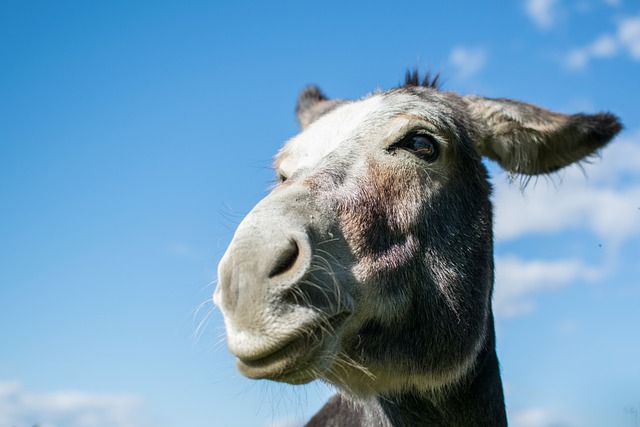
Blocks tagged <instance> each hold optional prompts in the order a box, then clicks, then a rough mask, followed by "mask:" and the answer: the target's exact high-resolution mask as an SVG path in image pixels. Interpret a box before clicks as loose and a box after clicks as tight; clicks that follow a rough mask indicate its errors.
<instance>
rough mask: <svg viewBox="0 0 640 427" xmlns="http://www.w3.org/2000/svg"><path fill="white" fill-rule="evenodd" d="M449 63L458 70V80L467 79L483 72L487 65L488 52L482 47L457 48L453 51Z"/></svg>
mask: <svg viewBox="0 0 640 427" xmlns="http://www.w3.org/2000/svg"><path fill="white" fill-rule="evenodd" d="M449 61H450V62H451V63H452V64H453V65H454V66H455V67H456V68H457V70H458V78H459V79H466V78H469V77H471V76H473V75H475V74H478V73H479V72H480V71H482V69H483V68H484V66H485V65H486V63H487V51H486V49H484V48H481V47H478V48H466V47H462V46H457V47H455V48H454V49H453V50H452V51H451V54H450V55H449Z"/></svg>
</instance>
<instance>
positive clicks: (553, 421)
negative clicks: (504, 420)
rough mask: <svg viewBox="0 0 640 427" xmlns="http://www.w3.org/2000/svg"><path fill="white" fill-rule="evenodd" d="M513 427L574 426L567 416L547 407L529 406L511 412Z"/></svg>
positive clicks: (511, 424)
mask: <svg viewBox="0 0 640 427" xmlns="http://www.w3.org/2000/svg"><path fill="white" fill-rule="evenodd" d="M509 425H510V426H511V427H574V426H575V425H576V424H574V423H570V422H569V421H568V420H567V418H566V417H564V416H561V415H559V414H556V413H554V412H553V411H550V410H548V409H545V408H527V409H521V410H519V411H514V412H513V413H510V414H509Z"/></svg>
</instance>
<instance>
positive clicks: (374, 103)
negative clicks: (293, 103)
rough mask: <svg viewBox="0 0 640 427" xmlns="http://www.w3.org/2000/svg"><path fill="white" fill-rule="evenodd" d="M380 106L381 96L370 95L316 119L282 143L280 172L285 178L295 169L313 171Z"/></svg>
mask: <svg viewBox="0 0 640 427" xmlns="http://www.w3.org/2000/svg"><path fill="white" fill-rule="evenodd" d="M381 106H382V97H381V96H379V95H374V96H372V97H370V98H367V99H365V100H363V101H358V102H354V103H350V104H346V105H344V106H341V107H339V108H337V109H336V110H334V111H331V112H329V113H328V114H326V115H325V116H322V117H320V118H319V119H318V120H317V121H315V122H313V123H312V124H311V125H309V127H308V128H307V129H306V130H305V131H304V132H302V133H301V134H299V135H297V136H296V137H294V138H292V139H290V140H289V141H288V142H287V143H286V145H285V146H284V149H283V150H282V152H281V153H280V156H281V157H280V161H279V163H278V169H279V170H280V173H281V174H282V175H283V176H286V177H289V176H291V175H293V174H294V173H295V172H296V171H297V170H298V169H306V168H313V167H314V166H316V165H317V164H318V163H319V162H320V161H321V160H322V159H323V158H324V157H325V156H326V155H327V154H329V153H330V152H332V151H333V150H335V149H336V148H337V147H338V146H339V145H340V144H341V143H342V142H344V141H346V140H348V139H350V138H351V137H353V136H354V135H355V133H356V131H357V129H358V127H359V126H361V125H362V123H363V122H364V121H365V120H366V119H367V117H368V116H369V115H370V114H371V113H373V112H374V111H376V110H378V109H379V108H380V107H381Z"/></svg>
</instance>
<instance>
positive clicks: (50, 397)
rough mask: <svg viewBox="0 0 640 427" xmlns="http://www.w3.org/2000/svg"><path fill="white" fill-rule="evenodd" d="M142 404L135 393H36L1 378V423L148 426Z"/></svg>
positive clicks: (48, 426) (69, 426)
mask: <svg viewBox="0 0 640 427" xmlns="http://www.w3.org/2000/svg"><path fill="white" fill-rule="evenodd" d="M143 407H144V403H143V401H142V400H141V399H140V398H138V397H135V396H126V395H111V394H93V393H82V392H77V391H56V392H50V393H33V392H30V391H27V390H25V389H24V388H23V387H22V385H21V384H20V383H18V382H0V426H20V427H22V426H32V425H35V424H38V425H40V426H41V427H149V426H150V425H151V423H149V422H148V421H147V420H145V418H144V416H143Z"/></svg>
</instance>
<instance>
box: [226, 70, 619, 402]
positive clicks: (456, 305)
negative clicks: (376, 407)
mask: <svg viewBox="0 0 640 427" xmlns="http://www.w3.org/2000/svg"><path fill="white" fill-rule="evenodd" d="M415 80H416V79H415V76H413V78H409V79H408V81H407V84H406V85H404V86H401V87H398V88H395V89H392V90H389V91H387V92H380V93H375V94H373V95H370V96H368V97H365V98H363V99H361V100H358V101H354V102H352V101H344V100H329V99H327V98H326V97H325V96H324V95H323V94H322V93H321V92H320V90H319V89H318V88H316V87H310V88H307V89H305V90H304V91H303V92H302V94H301V95H300V99H299V102H298V108H297V115H298V120H299V122H300V125H301V127H302V132H301V133H300V134H299V135H297V136H296V137H294V138H292V139H291V140H289V141H288V142H287V143H286V144H285V145H284V147H283V148H282V149H281V150H280V152H279V153H278V154H277V156H276V160H275V169H276V171H277V174H278V176H279V180H280V183H279V184H278V185H277V186H276V187H275V188H274V189H273V191H272V192H271V193H270V194H269V195H268V196H267V197H265V198H264V199H263V200H262V201H261V202H259V203H258V204H257V205H256V206H255V208H254V209H253V210H252V211H251V212H250V213H249V214H248V215H247V217H246V218H245V219H244V220H243V221H242V223H241V224H240V225H239V227H238V229H237V231H236V233H235V236H234V237H233V240H232V242H231V244H230V246H229V248H228V249H227V252H226V253H225V255H224V257H223V259H222V261H221V262H220V266H219V272H218V275H219V283H218V286H217V289H216V292H215V295H214V300H215V303H216V304H217V305H218V306H219V307H220V309H221V310H222V313H223V315H224V318H225V325H226V331H227V339H228V344H229V348H230V349H231V352H232V353H233V354H234V355H235V356H236V357H237V367H238V369H239V371H240V372H241V373H242V374H243V375H245V376H247V377H249V378H256V379H258V378H266V379H271V380H276V381H284V382H288V383H292V384H299V383H306V382H309V381H312V380H314V379H317V378H321V379H324V380H326V381H328V382H331V383H334V384H336V385H338V386H339V387H341V388H343V389H345V390H349V391H352V392H354V393H357V394H365V395H366V394H369V393H381V392H394V391H400V390H404V389H420V390H433V389H436V388H439V387H442V386H444V385H447V384H452V383H454V382H456V381H457V380H459V379H460V378H461V377H463V376H464V375H465V374H466V373H468V372H469V371H470V369H471V368H472V367H473V366H474V364H475V363H476V359H477V357H478V354H479V353H480V352H481V350H482V349H483V348H485V347H487V346H492V345H493V344H492V339H493V338H492V337H493V324H492V321H493V320H492V312H491V293H492V287H493V254H492V212H491V203H490V193H491V187H490V184H489V181H488V178H487V171H486V169H485V167H484V165H483V164H482V162H481V156H483V155H484V156H486V157H488V158H490V159H493V160H495V161H497V162H498V163H499V164H500V165H501V166H502V167H503V168H505V169H506V170H508V171H510V172H513V173H515V174H524V175H536V174H545V173H549V172H553V171H556V170H558V169H560V168H562V167H564V166H567V165H569V164H571V163H574V162H577V161H580V160H582V159H584V158H585V157H587V156H590V155H592V154H594V153H595V152H596V151H597V150H598V149H599V148H601V147H603V146H604V145H605V144H606V143H607V142H608V141H609V140H610V139H611V138H612V137H613V136H614V135H615V134H616V133H617V132H618V131H619V130H620V124H619V123H618V121H617V119H616V118H615V117H614V116H612V115H610V114H607V113H602V114H595V115H583V114H576V115H564V114H558V113H554V112H551V111H547V110H544V109H541V108H539V107H536V106H534V105H531V104H526V103H522V102H518V101H513V100H508V99H489V98H483V97H479V96H459V95H457V94H454V93H449V92H443V91H440V90H438V89H437V88H435V87H433V86H434V85H432V84H431V83H429V82H427V83H426V84H421V85H420V84H417V82H416V81H415Z"/></svg>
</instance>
